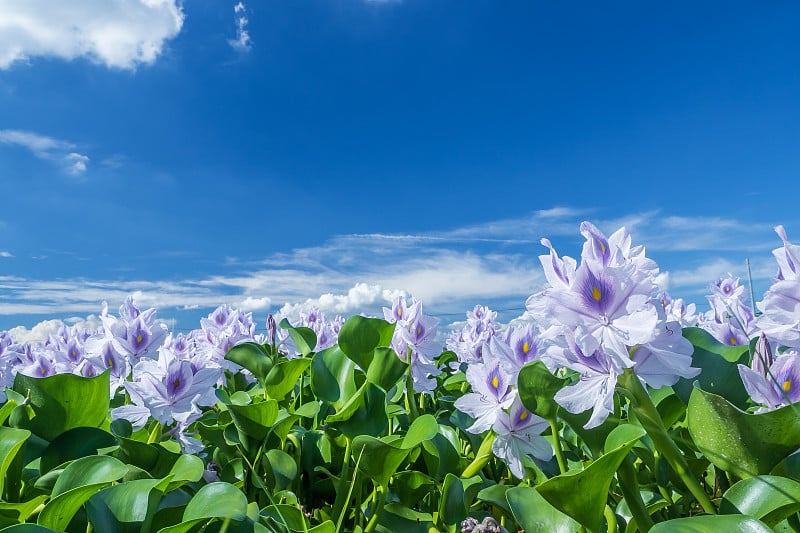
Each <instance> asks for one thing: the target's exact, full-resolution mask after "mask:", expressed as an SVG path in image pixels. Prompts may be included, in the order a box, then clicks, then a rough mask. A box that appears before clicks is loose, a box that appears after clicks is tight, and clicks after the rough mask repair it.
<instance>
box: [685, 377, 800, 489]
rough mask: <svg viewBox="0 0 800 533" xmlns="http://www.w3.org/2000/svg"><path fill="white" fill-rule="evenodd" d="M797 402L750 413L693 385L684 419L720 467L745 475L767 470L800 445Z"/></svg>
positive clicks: (698, 441) (699, 445) (708, 455)
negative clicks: (793, 404)
mask: <svg viewBox="0 0 800 533" xmlns="http://www.w3.org/2000/svg"><path fill="white" fill-rule="evenodd" d="M796 409H797V406H792V405H787V406H786V407H782V408H780V409H777V410H775V411H770V412H768V413H762V414H758V415H753V414H749V413H745V412H742V411H740V410H739V409H737V408H736V407H735V406H734V405H732V404H731V403H730V402H728V401H727V400H726V399H725V398H723V397H721V396H717V395H716V394H712V393H710V392H706V391H704V390H701V389H698V388H695V390H694V391H693V392H692V396H691V398H690V399H689V407H688V409H687V412H686V419H687V422H688V426H689V433H690V434H691V436H692V439H693V440H694V442H695V444H696V445H697V447H698V448H699V449H700V451H701V452H703V454H704V455H705V456H706V458H707V459H708V460H709V461H711V462H712V463H713V464H714V465H716V466H718V467H719V468H721V469H723V470H726V471H728V472H731V473H733V474H736V475H737V476H739V477H742V478H747V477H752V476H757V475H762V474H768V473H769V472H770V471H771V470H772V468H773V467H775V465H777V464H778V463H780V462H781V460H783V458H784V457H786V456H787V455H789V454H790V453H792V452H793V451H795V450H797V448H800V417H798V416H797V412H796Z"/></svg>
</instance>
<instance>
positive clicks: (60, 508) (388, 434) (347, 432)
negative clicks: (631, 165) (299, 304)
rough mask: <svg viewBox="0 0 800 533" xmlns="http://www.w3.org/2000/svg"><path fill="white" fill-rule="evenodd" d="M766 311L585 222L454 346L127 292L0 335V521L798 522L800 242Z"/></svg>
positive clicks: (62, 526) (382, 321) (178, 526)
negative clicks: (682, 276)
mask: <svg viewBox="0 0 800 533" xmlns="http://www.w3.org/2000/svg"><path fill="white" fill-rule="evenodd" d="M777 231H778V234H779V236H780V237H781V238H782V239H783V241H784V245H783V247H781V248H778V249H776V250H775V252H774V255H775V257H776V259H777V261H778V265H779V273H778V276H777V277H776V280H775V282H774V284H773V285H772V287H771V288H770V289H769V291H767V293H766V294H765V296H764V299H763V301H762V302H759V305H758V308H759V312H755V311H754V309H753V308H752V307H750V306H749V305H747V303H746V300H747V299H746V296H745V294H744V287H743V286H741V285H740V284H739V282H738V280H737V279H734V278H732V277H730V276H729V277H728V278H721V279H719V280H717V282H716V283H714V284H712V286H711V294H710V295H709V302H710V304H711V305H710V307H711V309H710V311H709V312H708V313H704V314H696V309H695V307H694V306H693V305H685V304H684V303H683V302H682V301H681V300H677V299H676V300H673V299H671V298H670V297H669V295H667V294H666V293H661V294H657V295H656V293H657V288H656V285H655V280H656V276H657V274H658V266H657V265H656V264H655V262H653V261H652V260H651V259H649V258H647V257H646V256H645V250H644V248H642V247H637V246H632V245H631V238H630V236H629V235H628V233H627V232H626V231H625V230H624V229H622V230H619V231H617V232H616V233H614V234H613V235H611V236H610V237H608V238H606V236H605V235H603V234H602V233H601V232H600V231H599V230H598V229H597V228H595V227H594V226H593V225H591V224H589V223H584V224H582V225H581V232H582V233H583V235H584V236H585V238H586V243H585V245H584V247H583V250H582V253H581V257H580V261H577V260H575V259H572V258H570V257H560V256H559V255H558V253H557V252H556V250H555V249H553V247H552V246H551V245H550V242H549V241H547V240H543V241H542V242H543V244H544V245H545V246H547V247H548V248H549V250H550V252H549V254H547V255H543V256H541V257H540V260H541V263H542V266H543V268H544V272H545V275H546V277H547V280H548V285H547V287H546V288H545V289H544V290H543V291H542V292H540V293H537V294H535V295H533V296H531V297H530V298H529V299H528V302H527V307H528V312H527V313H526V314H525V315H524V316H523V317H521V318H520V319H518V320H515V321H514V322H512V323H511V324H508V325H503V324H500V323H498V322H497V321H496V314H495V313H494V312H492V311H491V310H490V309H488V308H486V307H483V306H476V307H475V308H474V309H473V310H472V311H471V312H468V313H467V320H466V322H465V323H464V325H463V327H462V328H461V329H459V330H456V331H453V332H452V333H451V334H450V335H449V336H448V337H447V339H446V341H444V342H442V341H441V340H440V339H441V336H440V335H439V332H438V321H437V320H436V319H435V318H433V317H430V316H427V315H425V314H424V313H423V309H422V304H421V303H420V302H418V301H416V300H414V299H408V300H407V299H406V298H402V297H400V298H397V299H396V300H395V301H394V303H393V305H392V307H391V308H387V309H385V310H384V317H383V318H369V317H364V316H352V317H350V318H349V319H347V320H343V319H341V318H340V317H336V318H335V319H333V320H328V319H327V318H326V317H325V316H324V315H323V313H321V312H320V311H319V310H318V309H310V310H308V312H307V313H306V314H304V315H302V317H301V320H300V322H299V323H297V324H295V325H292V324H291V323H290V322H289V321H288V320H283V321H281V322H280V324H276V321H275V320H274V319H273V318H272V317H271V316H270V317H269V319H268V324H267V325H268V327H267V332H268V333H267V335H266V336H259V335H256V334H255V326H254V323H253V320H252V317H251V316H250V315H249V314H247V313H242V312H239V311H237V310H235V309H231V308H230V307H228V306H220V307H219V308H218V309H217V310H216V311H214V312H213V313H212V314H211V315H209V317H208V318H205V319H203V320H202V321H201V328H199V329H197V330H194V331H192V332H191V333H189V334H187V335H183V334H177V335H172V334H168V331H167V328H166V326H164V325H163V324H161V323H160V322H158V320H157V319H156V312H155V310H153V309H148V310H145V311H141V310H140V309H139V308H138V307H137V306H136V304H135V302H134V301H133V300H132V299H129V300H128V301H126V302H125V303H124V304H123V305H122V307H121V308H120V310H119V316H116V317H115V316H112V315H110V314H109V313H108V311H107V309H104V312H103V314H102V321H103V327H102V328H101V329H100V330H99V331H96V332H87V331H79V330H77V329H76V328H62V330H60V331H59V333H58V334H57V335H53V336H51V337H50V338H49V339H48V340H47V341H45V342H43V343H36V344H25V343H18V342H16V341H15V340H14V339H13V338H12V337H11V336H10V335H8V334H6V333H3V334H0V362H1V364H0V367H2V368H0V370H1V371H2V372H1V373H0V378H2V381H3V383H4V384H5V385H6V389H5V393H4V394H5V398H4V403H2V405H0V424H2V425H0V495H2V501H0V527H2V528H3V529H2V531H10V532H14V531H20V532H26V531H30V532H37V531H81V532H83V531H92V530H95V531H101V532H112V531H121V532H129V531H130V532H133V531H136V532H150V531H154V532H155V531H158V532H164V533H175V532H186V531H208V532H213V531H223V532H224V531H227V532H238V531H262V532H263V531H274V532H282V533H288V532H307V531H308V532H316V533H323V532H324V533H338V532H340V531H364V532H370V531H383V532H400V531H403V532H405V531H423V532H427V531H462V532H470V531H471V532H474V533H478V532H481V531H497V532H499V531H504V530H505V531H512V532H513V531H519V530H524V531H526V532H534V531H546V532H561V531H563V532H568V531H590V532H598V533H599V532H605V531H609V532H612V531H625V532H634V531H637V530H638V531H642V532H644V531H653V532H656V533H659V532H664V531H677V532H681V531H685V532H701V531H709V532H713V531H722V530H726V531H731V532H733V531H754V532H760V531H800V519H798V512H800V455H796V454H795V453H794V452H795V451H796V450H797V449H798V448H800V416H798V411H797V407H796V404H795V402H797V401H798V400H800V365H799V364H798V363H800V352H798V349H800V309H797V302H798V301H800V272H798V270H797V269H798V268H800V247H798V246H795V245H792V244H791V243H789V242H788V240H787V238H786V235H785V232H784V231H783V228H781V227H779V228H777Z"/></svg>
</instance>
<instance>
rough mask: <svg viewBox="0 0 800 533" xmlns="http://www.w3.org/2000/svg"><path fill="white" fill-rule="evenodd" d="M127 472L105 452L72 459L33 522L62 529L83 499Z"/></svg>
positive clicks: (79, 506) (123, 465)
mask: <svg viewBox="0 0 800 533" xmlns="http://www.w3.org/2000/svg"><path fill="white" fill-rule="evenodd" d="M127 472H128V467H126V466H125V464H124V463H122V462H121V461H119V460H118V459H115V458H113V457H109V456H107V455H92V456H89V457H83V458H81V459H76V460H75V461H73V462H71V463H70V464H69V465H67V467H66V468H65V469H64V471H63V472H62V473H61V475H60V476H59V477H58V480H57V481H56V483H55V485H54V486H53V491H52V496H53V498H52V499H51V500H50V502H48V504H47V505H45V506H44V509H42V511H41V512H40V513H39V518H38V520H37V523H38V524H40V525H43V526H45V527H49V528H52V529H55V530H57V531H64V529H66V527H67V525H69V523H70V521H71V520H72V517H73V516H75V513H77V512H78V509H80V508H81V506H82V505H83V504H84V503H85V502H86V500H88V499H89V498H90V497H91V496H92V495H93V494H94V493H96V492H98V491H99V490H101V489H102V488H104V487H105V486H107V485H108V484H109V483H111V482H112V481H116V480H118V479H120V478H121V477H122V476H124V475H125V474H126V473H127Z"/></svg>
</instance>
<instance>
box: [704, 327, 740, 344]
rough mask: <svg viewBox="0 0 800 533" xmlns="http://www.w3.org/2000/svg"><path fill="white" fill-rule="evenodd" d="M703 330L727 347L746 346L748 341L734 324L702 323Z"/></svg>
mask: <svg viewBox="0 0 800 533" xmlns="http://www.w3.org/2000/svg"><path fill="white" fill-rule="evenodd" d="M703 328H704V329H705V330H706V331H708V332H709V333H711V335H713V337H714V338H715V339H717V340H718V341H719V342H721V343H722V344H727V345H728V346H746V345H747V344H748V343H749V342H750V339H749V338H748V337H747V335H746V334H745V333H744V332H743V331H742V330H741V329H740V328H739V327H738V326H737V325H736V324H735V323H734V322H723V323H719V322H704V323H703Z"/></svg>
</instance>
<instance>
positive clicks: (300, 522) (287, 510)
mask: <svg viewBox="0 0 800 533" xmlns="http://www.w3.org/2000/svg"><path fill="white" fill-rule="evenodd" d="M260 514H261V517H262V519H263V520H264V521H265V522H266V523H267V525H277V526H279V527H280V526H288V528H289V530H290V531H303V532H304V531H307V530H308V520H306V518H305V516H303V512H302V511H301V510H300V509H298V508H297V507H296V506H294V505H286V504H279V505H270V506H268V507H265V508H264V509H262V510H261V513H260Z"/></svg>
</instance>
